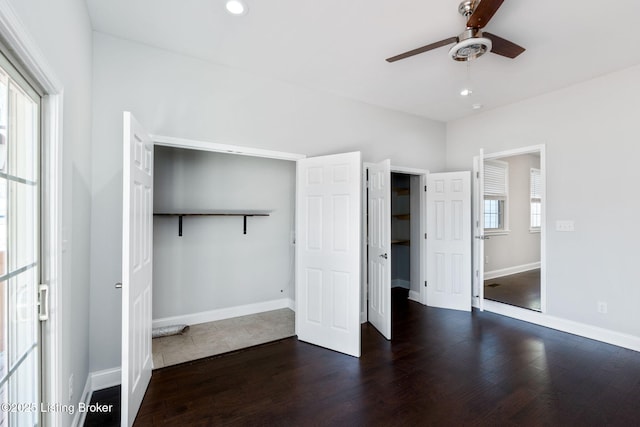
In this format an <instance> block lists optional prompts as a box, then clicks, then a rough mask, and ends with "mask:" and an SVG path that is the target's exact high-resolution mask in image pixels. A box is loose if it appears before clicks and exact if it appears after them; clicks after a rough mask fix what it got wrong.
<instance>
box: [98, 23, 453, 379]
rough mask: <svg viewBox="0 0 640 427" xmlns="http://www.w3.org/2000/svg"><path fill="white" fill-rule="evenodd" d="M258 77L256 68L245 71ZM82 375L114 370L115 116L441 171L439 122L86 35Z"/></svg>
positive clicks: (189, 132) (188, 134)
mask: <svg viewBox="0 0 640 427" xmlns="http://www.w3.org/2000/svg"><path fill="white" fill-rule="evenodd" d="M255 72H256V73H259V70H255ZM93 88H94V104H93V108H94V117H95V120H94V126H93V144H94V145H93V177H92V179H93V210H92V235H91V237H92V240H91V241H92V251H91V259H92V264H91V267H92V268H91V292H92V297H91V336H92V341H91V369H92V370H100V369H107V368H112V367H115V366H119V365H120V328H121V325H120V316H121V310H120V294H119V293H118V292H117V291H115V290H114V289H113V284H114V283H115V282H118V281H119V280H120V275H121V272H120V270H121V260H120V256H121V255H120V254H121V248H120V246H121V237H120V233H121V228H122V224H121V219H120V218H121V213H120V212H121V207H122V202H121V198H122V195H121V193H122V190H121V185H122V182H121V181H122V180H121V174H122V148H121V145H122V142H121V141H122V111H123V110H130V111H132V112H133V114H134V115H135V116H136V117H137V118H138V119H139V120H140V121H141V122H142V123H143V124H144V125H145V126H146V127H147V128H148V130H149V131H150V132H152V133H155V134H159V135H167V136H177V137H185V138H191V139H199V140H208V141H214V142H226V143H232V144H237V145H244V146H251V147H258V148H265V149H271V150H279V151H288V152H295V153H301V154H306V155H320V154H328V153H339V152H347V151H354V150H361V151H362V153H363V160H364V161H369V162H373V161H380V160H383V159H385V158H390V159H391V160H392V163H393V164H394V165H399V166H410V167H416V168H423V169H430V170H432V171H439V170H442V169H443V167H444V159H445V146H444V141H445V126H444V124H442V123H439V122H434V121H430V120H426V119H423V118H419V117H415V116H410V115H407V114H403V113H397V112H393V111H389V110H385V109H382V108H378V107H374V106H370V105H367V104H363V103H360V102H356V101H352V100H349V99H345V98H340V97H337V96H333V95H331V94H324V93H320V92H316V91H313V90H308V89H305V88H300V87H296V86H292V85H290V84H287V83H283V82H277V81H274V80H271V79H266V78H261V77H258V76H256V74H254V73H247V72H242V71H239V70H235V69H230V68H226V67H222V66H218V65H215V64H211V63H208V62H204V61H202V60H198V59H194V58H191V57H187V56H183V55H178V54H174V53H171V52H168V51H164V50H159V49H155V48H151V47H148V46H144V45H141V44H137V43H133V42H128V41H124V40H121V39H116V38H113V37H110V36H107V35H104V34H100V33H94V86H93Z"/></svg>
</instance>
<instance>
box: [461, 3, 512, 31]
mask: <svg viewBox="0 0 640 427" xmlns="http://www.w3.org/2000/svg"><path fill="white" fill-rule="evenodd" d="M502 2H504V0H480V3H479V4H478V6H476V10H474V11H473V13H472V14H471V16H470V17H469V20H468V21H467V27H469V28H484V26H485V25H487V24H488V23H489V21H490V20H491V18H492V17H493V15H494V14H495V13H496V12H497V11H498V8H499V7H500V6H502Z"/></svg>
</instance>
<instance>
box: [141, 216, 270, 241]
mask: <svg viewBox="0 0 640 427" xmlns="http://www.w3.org/2000/svg"><path fill="white" fill-rule="evenodd" d="M271 212H273V211H268V210H217V211H200V212H154V214H153V215H154V216H177V217H178V236H182V217H185V216H241V217H243V225H244V226H243V232H242V234H247V217H248V216H269V215H270V214H271Z"/></svg>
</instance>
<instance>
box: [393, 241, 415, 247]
mask: <svg viewBox="0 0 640 427" xmlns="http://www.w3.org/2000/svg"><path fill="white" fill-rule="evenodd" d="M391 244H392V245H405V246H409V245H410V244H411V241H410V240H392V241H391Z"/></svg>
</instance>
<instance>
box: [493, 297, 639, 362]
mask: <svg viewBox="0 0 640 427" xmlns="http://www.w3.org/2000/svg"><path fill="white" fill-rule="evenodd" d="M484 309H485V310H486V311H490V312H493V313H496V314H500V315H503V316H507V317H511V318H514V319H518V320H523V321H525V322H529V323H534V324H536V325H540V326H544V327H547V328H551V329H556V330H558V331H562V332H568V333H570V334H574V335H578V336H581V337H584V338H589V339H593V340H596V341H601V342H604V343H607V344H612V345H616V346H618V347H624V348H628V349H630V350H635V351H640V337H637V336H634V335H629V334H624V333H621V332H616V331H612V330H610V329H604V328H599V327H597V326H592V325H588V324H586V323H580V322H574V321H573V320H567V319H562V318H560V317H555V316H550V315H548V314H544V313H539V312H536V311H533V310H527V309H523V308H518V307H514V306H511V305H508V304H501V303H498V302H495V301H490V300H486V301H485V302H484Z"/></svg>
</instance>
